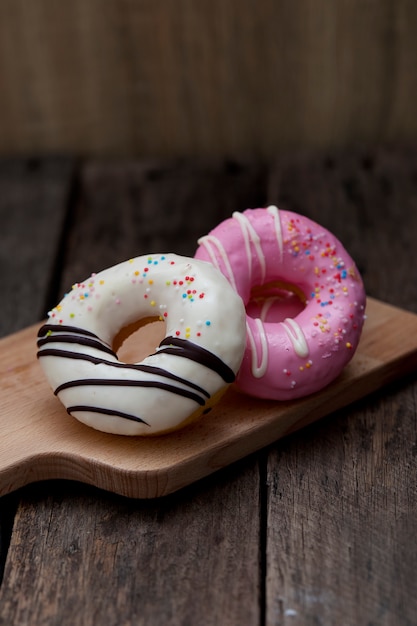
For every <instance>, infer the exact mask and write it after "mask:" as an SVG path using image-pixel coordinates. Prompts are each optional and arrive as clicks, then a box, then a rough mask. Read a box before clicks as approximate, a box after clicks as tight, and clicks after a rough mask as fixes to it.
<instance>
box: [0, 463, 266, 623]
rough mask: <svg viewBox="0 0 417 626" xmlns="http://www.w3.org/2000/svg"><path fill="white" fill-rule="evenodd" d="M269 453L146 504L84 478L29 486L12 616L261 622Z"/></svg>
mask: <svg viewBox="0 0 417 626" xmlns="http://www.w3.org/2000/svg"><path fill="white" fill-rule="evenodd" d="M258 476H259V472H258V468H257V460H256V459H251V460H250V461H249V462H245V463H244V464H243V466H242V465H241V466H237V467H236V468H231V469H229V470H228V471H226V472H224V474H222V476H219V477H218V479H217V480H216V481H214V482H204V481H203V482H202V483H200V484H199V486H198V488H194V487H192V488H190V489H185V490H184V491H183V492H181V494H176V495H175V497H168V498H166V499H164V500H163V501H158V500H155V501H150V502H148V501H147V502H146V503H143V502H141V501H139V500H130V499H126V498H121V497H116V496H112V495H110V494H108V493H103V492H100V491H98V490H95V489H88V488H86V487H85V486H83V485H79V484H76V483H71V484H69V485H66V484H63V483H61V482H58V484H55V485H54V484H53V483H43V484H39V485H38V486H36V487H34V488H31V489H30V490H24V491H23V493H22V499H23V505H22V506H21V507H20V508H19V511H18V514H17V518H16V522H15V529H14V533H13V536H12V542H11V546H10V553H9V559H8V561H7V567H6V571H5V576H4V582H3V586H2V589H1V591H0V603H1V612H0V623H2V624H12V623H13V624H42V623H47V624H48V625H49V626H77V625H80V626H81V625H82V626H96V625H97V624H101V623H107V624H111V625H114V626H116V625H118V624H132V626H133V625H135V626H142V625H143V626H145V625H146V626H147V625H149V624H189V625H190V626H191V625H192V624H205V625H206V624H207V626H217V625H218V624H224V625H225V626H228V625H235V624H247V623H250V624H256V623H258V620H259V614H258V612H259V607H258V593H259V591H258V590H259V587H260V579H259V577H260V572H261V568H260V564H259V560H260V550H259V515H258V498H259V478H258Z"/></svg>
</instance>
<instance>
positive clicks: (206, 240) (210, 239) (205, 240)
mask: <svg viewBox="0 0 417 626" xmlns="http://www.w3.org/2000/svg"><path fill="white" fill-rule="evenodd" d="M197 243H198V244H199V245H200V246H204V247H205V249H206V250H207V253H208V255H209V257H210V261H211V262H212V264H213V265H214V267H215V268H216V269H218V270H220V271H221V268H220V266H219V262H218V260H217V257H216V254H215V252H213V250H212V246H213V247H215V248H217V252H218V254H219V256H220V257H221V259H222V261H223V263H224V265H225V268H226V270H227V276H226V278H228V280H229V282H230V284H231V285H232V287H233V288H234V289H236V282H235V277H234V274H233V270H232V267H231V265H230V261H229V257H228V256H227V252H226V250H225V249H224V247H223V245H222V243H221V241H220V240H219V239H217V237H214V236H213V235H204V237H200V239H199V240H198V241H197Z"/></svg>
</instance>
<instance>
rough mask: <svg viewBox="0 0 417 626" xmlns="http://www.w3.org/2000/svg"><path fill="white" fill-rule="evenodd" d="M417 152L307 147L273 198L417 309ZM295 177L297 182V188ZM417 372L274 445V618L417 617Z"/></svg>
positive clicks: (378, 290) (395, 298) (279, 178)
mask: <svg viewBox="0 0 417 626" xmlns="http://www.w3.org/2000/svg"><path fill="white" fill-rule="evenodd" d="M415 163H416V153H415V150H403V151H397V152H392V151H387V150H381V151H378V152H377V153H373V154H372V153H369V152H366V151H357V152H356V153H355V152H350V153H349V154H345V155H341V154H327V155H325V157H324V158H319V157H318V156H317V155H315V157H314V158H312V157H311V155H307V154H303V155H301V154H300V155H298V156H297V158H295V159H294V161H293V162H292V163H291V164H289V163H288V162H287V163H281V164H280V165H279V166H278V167H277V168H276V170H275V174H274V176H273V177H272V178H271V186H270V199H271V201H279V200H280V199H281V206H283V205H286V206H287V208H288V207H289V206H293V207H295V210H303V211H304V212H306V213H307V214H309V215H310V216H311V217H313V218H314V219H316V220H319V221H320V220H321V223H323V224H325V225H326V226H327V227H328V228H330V229H333V230H334V232H336V233H337V234H338V235H339V236H340V238H341V239H342V240H343V241H344V242H345V245H346V246H347V247H348V249H350V251H351V253H352V254H353V256H354V258H355V259H357V260H358V263H359V266H360V269H361V270H362V273H363V276H364V279H365V284H366V286H367V291H368V293H370V294H372V295H374V296H377V297H381V298H385V299H386V300H388V301H390V302H391V303H395V304H397V305H400V306H403V307H406V308H408V309H409V310H410V311H417V280H416V279H417V273H416V264H415V260H414V257H415V252H414V251H415V234H416V232H417V204H416V194H415V186H416V179H415ZM295 182H297V184H295ZM416 394H417V386H416V382H415V376H414V377H412V378H411V379H408V380H407V379H404V380H400V381H398V383H397V384H395V385H391V386H389V387H388V388H386V390H385V391H384V392H383V393H379V394H376V395H374V396H372V397H370V398H369V399H367V400H365V401H363V402H361V403H360V404H357V405H354V406H352V407H350V408H349V409H344V410H342V411H340V412H337V413H336V414H334V415H332V416H331V417H329V418H328V419H325V420H324V421H323V422H321V423H320V424H319V425H318V426H317V427H315V428H308V429H306V430H304V431H302V432H301V433H300V434H299V435H297V436H296V437H291V438H288V439H287V440H286V441H285V443H284V442H283V443H278V444H277V445H276V446H273V447H272V448H271V449H270V454H269V458H268V472H267V476H268V478H267V481H268V489H267V504H266V506H267V518H268V524H267V528H268V531H267V532H268V536H267V556H266V559H267V566H266V571H267V579H266V580H267V589H266V599H267V610H266V624H267V625H268V626H272V624H276V623H280V624H285V625H287V624H288V625H289V624H292V623H295V622H297V623H298V624H311V623H324V624H355V625H357V624H358V625H362V624H363V625H365V624H381V625H382V626H385V625H386V626H388V625H391V624H412V623H413V622H414V621H415V615H416V611H417V602H416V596H415V589H414V578H415V577H414V572H415V568H416V564H417V552H416V550H415V541H414V540H413V537H414V536H415V534H416V532H417V525H416V519H417V498H416V493H417V480H416V476H417V472H416V469H417V467H416V456H415V442H416V436H417V433H416V406H417V402H416V399H417V398H416Z"/></svg>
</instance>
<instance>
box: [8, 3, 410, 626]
mask: <svg viewBox="0 0 417 626" xmlns="http://www.w3.org/2000/svg"><path fill="white" fill-rule="evenodd" d="M400 5H401V6H402V7H404V6H405V4H404V5H403V4H402V3H399V4H398V5H396V6H400ZM141 6H143V7H144V6H145V4H144V3H143V4H142V5H141ZM340 6H341V5H340ZM343 6H344V7H345V8H344V9H343V10H345V11H347V10H348V5H347V4H345V5H343ZM375 6H376V5H374V4H373V3H368V4H367V5H366V11H368V12H369V11H370V12H371V13H372V10H373V8H374V7H375ZM381 6H382V5H381ZM349 7H350V5H349ZM34 10H36V9H34ZM148 10H149V11H151V12H152V7H150V6H149V7H148ZM291 10H295V9H292V7H288V11H291ZM366 11H365V13H366ZM358 15H359V14H358ZM367 19H369V13H368V18H367ZM410 67H411V65H410ZM0 75H1V74H0ZM295 80H297V79H295ZM416 164H417V158H416V153H415V152H414V153H413V151H403V152H399V151H393V150H392V151H391V150H378V151H376V152H354V153H351V152H349V153H339V152H336V151H335V152H331V153H329V152H325V153H321V154H317V153H310V154H305V153H304V154H302V155H300V154H299V155H295V156H291V157H288V158H286V159H281V160H280V162H277V163H274V164H272V165H271V167H269V169H268V177H266V176H263V177H261V178H256V177H255V178H254V179H252V183H253V186H252V184H251V185H249V187H245V176H246V174H245V171H246V173H247V174H248V175H249V171H250V170H245V171H242V172H241V173H242V176H241V177H240V178H238V179H237V180H236V185H234V184H232V183H231V182H230V185H229V187H227V185H226V183H224V186H226V187H227V188H228V190H229V191H228V192H227V193H226V192H225V191H224V187H223V185H222V184H220V181H222V180H223V181H224V180H230V179H229V178H228V177H229V176H230V173H229V174H228V175H227V177H226V178H225V179H223V178H222V176H219V174H218V173H217V174H216V171H215V168H214V169H213V167H211V168H208V178H210V177H212V181H213V183H212V185H211V184H210V183H209V182H208V179H205V178H204V176H203V174H202V173H201V171H200V174H199V175H195V176H193V177H192V182H189V185H190V188H191V189H193V194H192V198H193V199H194V200H193V204H195V205H196V206H204V207H208V206H210V204H211V205H212V204H213V203H214V204H216V206H218V207H221V206H224V205H226V204H227V206H228V207H230V209H233V210H234V208H238V209H241V208H246V206H251V205H252V206H253V205H256V204H258V202H257V201H256V198H257V196H258V194H260V196H261V200H262V202H261V201H260V202H259V204H263V203H265V201H268V202H279V204H280V206H281V207H282V208H293V209H294V210H298V211H300V212H302V213H308V214H309V215H310V216H313V217H314V218H315V219H316V220H318V221H322V222H323V223H324V224H325V225H326V226H328V227H329V228H333V229H334V230H335V232H337V233H338V235H339V236H340V238H341V239H342V240H343V241H344V243H345V245H346V247H347V248H348V249H349V250H350V251H351V253H352V254H354V255H358V257H359V264H360V269H361V270H362V272H363V274H364V277H365V281H366V284H367V288H368V291H369V293H370V294H371V295H372V296H374V297H377V298H381V299H384V300H387V301H389V302H391V303H392V304H394V305H398V306H400V307H403V308H406V309H409V310H410V311H414V312H417V304H416V303H417V299H416V288H417V287H416V285H417V281H416V280H415V278H416V276H415V263H413V258H414V249H415V232H416V229H415V219H416V211H415V208H416V207H415V198H416V193H415V192H416V177H415V172H416ZM147 165H148V164H146V166H147ZM124 166H125V167H127V164H126V163H125V164H124ZM112 167H114V172H116V171H117V168H116V167H115V164H113V166H112V164H109V163H103V164H101V163H100V162H98V161H97V162H96V163H95V164H94V167H93V169H94V171H95V174H94V177H92V178H89V179H88V180H89V183H88V184H87V182H86V181H87V178H85V176H86V174H85V171H86V170H84V172H82V176H81V180H84V182H83V183H82V184H81V186H80V190H79V194H78V198H79V204H77V207H78V208H77V209H76V212H75V215H76V217H75V218H74V220H73V221H72V222H71V230H69V231H68V232H67V236H68V238H67V242H68V247H67V254H66V255H65V257H64V259H63V260H65V263H64V267H63V279H62V288H63V289H64V290H66V289H67V288H68V284H71V281H72V280H73V278H75V279H78V278H79V277H80V275H83V274H84V271H86V273H88V272H90V271H91V269H92V267H95V266H96V265H102V266H105V265H107V264H108V262H109V261H111V262H112V258H113V257H112V254H113V253H112V250H113V251H114V256H115V257H117V255H120V256H124V255H123V251H124V249H125V248H126V251H127V249H128V248H129V255H130V250H134V251H136V250H137V253H139V248H141V246H144V247H145V246H147V244H148V243H149V242H150V241H151V240H152V238H153V237H156V235H154V234H153V233H154V232H155V231H156V232H157V231H158V227H159V222H158V221H156V222H155V223H154V226H153V227H152V228H151V231H146V232H147V233H148V234H147V236H146V237H147V238H145V239H140V237H141V236H142V235H141V232H142V231H140V230H139V229H138V226H137V224H138V221H136V222H135V221H134V220H135V218H134V215H135V213H136V212H140V213H141V216H142V217H141V223H143V219H144V216H148V215H149V213H147V212H146V211H145V212H144V208H143V207H144V204H143V203H145V205H146V202H147V201H146V198H149V197H152V198H153V200H152V202H150V203H149V205H148V206H149V207H150V206H154V207H155V206H158V205H163V206H164V209H163V213H164V214H165V213H166V214H169V213H170V210H169V208H170V207H171V210H174V212H175V210H176V209H175V208H174V206H173V205H172V202H171V201H172V199H174V200H178V202H179V203H180V206H182V207H183V208H182V209H180V211H184V208H185V207H186V206H187V204H189V203H190V196H189V195H188V194H187V181H186V176H185V173H184V176H183V177H181V176H179V175H178V170H177V168H178V163H175V164H174V163H173V164H171V168H169V167H168V166H166V165H165V166H164V167H165V169H164V171H165V174H164V175H163V176H162V177H161V178H160V180H159V182H157V180H156V179H155V178H154V180H153V181H152V180H151V179H152V176H151V177H149V179H148V178H147V177H145V178H141V176H142V175H139V174H138V175H136V174H134V173H133V171H131V173H130V174H129V175H127V176H125V175H124V174H123V173H122V171H121V170H122V169H123V168H121V169H120V170H119V171H118V173H114V174H113V175H112V173H111V172H112ZM135 167H136V165H135ZM101 168H103V169H102V170H101ZM221 169H225V171H226V168H225V166H224V164H221V165H220V166H219V170H221ZM100 170H101V171H102V172H103V175H101V174H100ZM182 171H183V172H184V170H182ZM264 173H265V170H264ZM90 176H91V175H90ZM136 177H137V178H138V179H139V180H140V181H143V185H142V182H140V183H139V184H138V186H137V187H136V186H135V182H134V181H135V179H136ZM94 180H95V181H96V183H97V184H94ZM106 180H107V181H108V185H107V187H106V186H105V183H106ZM117 181H118V182H117ZM164 181H165V182H166V183H167V184H166V186H165V184H164ZM168 181H169V184H168ZM176 184H178V185H179V187H178V188H180V189H182V191H181V194H176V193H175V188H176ZM113 185H115V186H116V189H117V193H114V194H113V192H112V189H113V188H114V187H113ZM148 185H149V187H148ZM103 186H104V187H103ZM149 188H151V189H152V193H151V194H150V196H149V192H148V190H147V189H149ZM135 189H140V193H137V194H136V191H134V190H135ZM242 189H246V191H245V192H244V193H243V192H242ZM87 190H88V193H87ZM132 190H133V191H132ZM168 190H169V191H168ZM199 190H201V194H200V195H199ZM203 191H204V193H202V192H203ZM208 191H209V193H210V194H211V195H212V198H207V197H206V195H207V192H208ZM240 193H242V195H238V196H236V194H240ZM219 194H220V197H221V202H220V203H219V204H217V200H216V198H218V197H219ZM246 194H247V195H246ZM98 197H100V198H101V199H100V201H97V200H96V198H98ZM106 197H109V198H111V201H110V202H107V201H106ZM237 197H238V200H237V199H236V198H237ZM180 198H181V200H180ZM246 200H247V201H246ZM93 205H94V206H95V207H96V208H95V209H94V210H93V209H92V207H93ZM237 205H240V206H237ZM80 206H82V207H83V209H82V211H81V209H80ZM104 206H105V207H106V212H107V217H106V216H105V215H103V211H100V207H104ZM356 207H358V208H356ZM205 210H206V209H205ZM228 211H229V209H228ZM118 212H120V215H122V216H123V222H124V224H126V223H127V224H135V227H134V228H133V227H129V228H124V227H123V229H122V232H121V233H120V232H119V231H118V230H117V229H116V230H115V234H114V236H113V239H112V237H111V236H109V235H108V232H107V229H108V228H109V227H111V228H113V229H114V227H115V225H117V220H116V218H115V215H117V214H118ZM182 214H184V213H182ZM228 214H230V211H229V213H228ZM151 215H152V212H151ZM158 215H159V213H158ZM210 215H211V217H212V218H213V219H215V218H216V219H217V217H218V216H220V213H216V214H214V213H213V214H209V216H210ZM84 218H85V221H84ZM201 218H202V220H203V222H202V228H203V225H205V224H206V221H205V219H207V218H206V217H204V213H203V212H201ZM195 219H196V220H197V215H196V216H195ZM106 224H107V226H106ZM100 225H101V226H100ZM193 228H195V229H197V228H198V223H197V222H196V226H195V227H193ZM175 232H176V233H177V234H178V233H179V234H180V233H181V228H179V229H175V228H174V229H173V230H172V233H175ZM191 232H192V233H194V232H195V230H193V231H190V233H191ZM118 233H119V234H118ZM169 234H170V235H171V233H169ZM136 237H138V239H135V238H136ZM148 237H150V238H148ZM153 241H155V242H157V243H159V245H162V243H163V241H162V242H161V240H159V239H157V238H155V239H153ZM165 241H166V240H165ZM129 242H130V243H129ZM174 243H175V245H185V243H184V241H183V240H181V241H180V240H177V241H176V242H174ZM388 244H390V245H391V244H392V246H393V248H392V249H391V250H393V253H390V248H389V247H388ZM187 245H190V246H191V244H187ZM89 249H90V250H91V256H90V257H89V256H88V250H89ZM141 249H142V248H141ZM144 249H145V251H146V247H145V248H144ZM83 258H84V261H83V260H82V259H83ZM57 296H58V294H57ZM31 321H33V322H35V321H36V320H35V319H33V320H31ZM416 411H417V408H416V391H415V378H414V377H412V378H411V379H407V380H403V381H399V382H397V383H396V384H395V385H391V386H390V387H389V388H386V389H384V392H383V393H381V394H377V395H374V396H372V397H371V398H369V399H368V400H366V401H361V402H360V403H357V404H356V405H354V406H353V407H349V409H346V410H342V411H338V412H336V413H334V414H332V415H331V416H329V418H327V419H325V420H323V421H322V422H320V424H319V425H316V426H314V427H309V428H306V429H303V430H302V431H301V432H299V433H297V434H294V435H291V436H290V437H287V438H286V439H285V440H283V441H281V442H277V443H275V444H273V445H271V446H269V448H268V449H267V451H264V452H262V453H257V454H256V455H254V457H250V458H246V459H244V460H242V461H241V462H239V463H238V464H235V465H233V466H232V467H230V468H228V469H226V470H223V471H221V472H218V473H217V474H216V475H215V476H213V477H211V478H207V479H204V480H203V481H200V482H199V483H198V484H197V485H195V486H193V487H191V488H186V489H184V490H183V491H180V492H178V493H176V494H174V495H172V496H168V498H167V499H162V500H156V501H146V502H143V501H136V500H125V499H123V498H120V497H117V496H111V495H109V494H107V493H103V492H101V491H98V490H96V489H92V488H91V489H90V488H87V487H83V486H80V485H78V484H76V483H68V484H67V483H65V482H63V481H58V483H43V484H40V485H38V486H36V487H35V486H33V487H30V488H25V489H23V490H21V491H19V492H18V496H19V498H20V503H19V507H18V514H17V517H16V519H15V524H14V527H13V533H12V536H11V548H10V550H9V553H8V560H7V564H6V572H5V577H4V580H3V585H2V589H1V595H0V623H2V624H5V625H6V624H7V626H8V625H9V624H11V623H16V622H17V623H19V619H20V621H21V622H23V623H25V621H26V622H31V623H36V622H38V623H45V624H66V623H67V624H71V625H72V624H77V623H78V624H89V623H99V622H100V621H106V623H109V624H120V623H124V624H132V625H133V624H137V623H141V622H140V620H142V623H151V624H152V623H169V622H173V623H181V624H186V625H188V624H190V625H191V624H193V623H194V622H195V621H196V622H197V623H205V624H219V623H222V624H227V626H231V625H233V626H237V624H239V626H240V625H241V624H246V623H250V624H253V623H265V624H267V626H272V625H274V626H275V625H277V624H280V625H284V626H291V624H295V623H296V624H297V626H304V625H306V626H309V625H310V624H320V623H325V624H337V625H338V626H339V624H344V625H345V624H346V625H347V626H365V625H366V626H370V624H378V625H379V624H382V625H383V626H392V625H393V624H395V625H397V624H399V623H401V624H402V623H404V624H407V625H408V624H410V625H411V624H413V623H414V621H415V620H414V615H415V613H416V606H415V593H414V590H413V581H414V578H415V576H414V572H415V570H416V563H417V556H416V555H415V551H414V544H415V541H414V537H415V535H416V531H417V528H416V522H415V520H416V519H417V515H416V513H417V511H416V493H417V485H416V480H415V476H416V471H415V469H416V468H415V458H416V457H415V442H416V415H417V412H416ZM0 505H1V508H0V511H1V512H2V514H3V512H4V511H6V510H9V511H10V508H12V506H11V505H13V502H12V503H10V502H9V500H8V498H2V499H1V502H0ZM8 507H10V508H8ZM236 511H238V514H236ZM9 519H10V513H9ZM188 529H189V530H188ZM187 530H188V532H187ZM177 537H178V538H179V541H176V538H177ZM216 546H219V547H217V548H216ZM199 557H201V558H199ZM142 563H144V564H146V565H147V567H143V566H142ZM154 564H156V566H155V567H153V566H154ZM158 572H161V574H160V575H159V576H158ZM148 581H150V582H151V583H152V586H151V585H150V584H148ZM207 581H208V582H209V584H207ZM171 590H172V591H171ZM215 592H216V593H215ZM152 593H154V597H155V601H154V602H152V597H151V594H152ZM218 594H219V595H218ZM217 598H219V600H218V602H217ZM115 607H116V608H115ZM116 609H117V612H116ZM16 616H18V617H19V619H17V617H16ZM32 616H34V619H33V620H32V619H31V618H32ZM160 616H162V618H161V619H160ZM194 616H196V620H194V619H193V618H194ZM246 616H247V618H246Z"/></svg>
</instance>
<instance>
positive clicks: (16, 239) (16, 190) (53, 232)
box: [0, 158, 73, 336]
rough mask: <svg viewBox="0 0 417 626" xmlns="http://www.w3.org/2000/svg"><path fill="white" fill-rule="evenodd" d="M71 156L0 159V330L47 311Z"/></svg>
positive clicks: (29, 321) (8, 329) (0, 333)
mask: <svg viewBox="0 0 417 626" xmlns="http://www.w3.org/2000/svg"><path fill="white" fill-rule="evenodd" d="M72 176H73V162H72V161H71V160H70V159H65V158H57V159H53V158H49V159H17V158H16V159H3V160H1V161H0V237H1V247H0V276H1V281H2V296H1V306H2V315H1V318H0V336H4V335H7V334H10V333H12V332H14V331H17V330H19V329H21V328H24V327H25V326H28V325H29V324H32V323H34V322H35V321H38V320H41V319H42V318H43V317H45V314H46V312H47V310H48V306H51V302H48V299H49V298H50V296H51V288H52V286H53V281H54V279H55V269H56V265H55V264H56V263H57V262H58V260H59V255H60V254H61V253H62V250H61V249H60V242H61V232H62V229H63V226H64V223H65V220H66V217H67V208H68V199H69V193H70V188H71V184H72Z"/></svg>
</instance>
